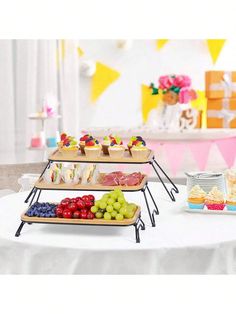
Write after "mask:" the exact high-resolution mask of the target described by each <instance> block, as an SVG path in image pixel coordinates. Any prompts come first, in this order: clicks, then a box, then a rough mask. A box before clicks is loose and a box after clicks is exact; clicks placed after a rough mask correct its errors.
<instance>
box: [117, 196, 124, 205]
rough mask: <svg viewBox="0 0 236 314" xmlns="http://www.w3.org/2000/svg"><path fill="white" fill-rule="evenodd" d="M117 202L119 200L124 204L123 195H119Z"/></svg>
mask: <svg viewBox="0 0 236 314" xmlns="http://www.w3.org/2000/svg"><path fill="white" fill-rule="evenodd" d="M118 202H119V203H120V204H124V202H125V199H124V197H122V196H119V197H118Z"/></svg>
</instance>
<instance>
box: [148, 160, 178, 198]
mask: <svg viewBox="0 0 236 314" xmlns="http://www.w3.org/2000/svg"><path fill="white" fill-rule="evenodd" d="M150 164H151V165H152V167H153V169H154V171H155V173H156V175H157V176H158V179H159V180H160V182H161V183H162V185H163V187H164V188H165V190H166V192H167V194H168V195H169V197H170V199H171V200H172V201H173V202H175V197H174V194H173V192H175V193H179V190H178V188H177V186H176V185H175V184H174V182H173V181H172V180H171V179H170V177H169V176H168V175H167V174H166V173H165V171H164V170H163V169H162V168H161V166H160V165H159V164H158V162H157V161H156V159H155V158H153V160H152V161H151V162H150ZM157 167H158V168H159V170H160V171H161V172H162V174H164V176H165V177H166V179H167V180H168V181H169V183H170V184H171V185H172V186H173V188H171V190H170V191H169V190H168V189H167V187H166V185H165V183H164V181H163V180H162V178H161V176H160V174H159V172H158V170H157Z"/></svg>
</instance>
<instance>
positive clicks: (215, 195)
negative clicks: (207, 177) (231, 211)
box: [205, 186, 225, 210]
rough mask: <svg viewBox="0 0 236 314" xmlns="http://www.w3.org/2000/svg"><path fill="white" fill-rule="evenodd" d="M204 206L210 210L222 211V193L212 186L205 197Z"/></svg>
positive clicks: (223, 199)
mask: <svg viewBox="0 0 236 314" xmlns="http://www.w3.org/2000/svg"><path fill="white" fill-rule="evenodd" d="M205 204H206V206H207V208H208V209H210V210H223V209H224V207H225V198H224V193H223V192H221V191H220V190H219V189H218V188H217V187H216V186H213V188H212V189H211V190H210V192H209V193H208V194H207V196H206V200H205Z"/></svg>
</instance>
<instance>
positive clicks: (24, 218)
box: [21, 206, 141, 226]
mask: <svg viewBox="0 0 236 314" xmlns="http://www.w3.org/2000/svg"><path fill="white" fill-rule="evenodd" d="M140 211H141V208H140V207H139V206H138V207H137V209H136V212H135V214H134V217H133V218H130V219H124V220H105V219H97V218H95V219H66V218H44V217H29V216H26V215H25V213H26V212H24V213H23V214H22V215H21V221H23V222H26V223H47V224H67V225H68V224H71V225H104V226H131V225H133V224H134V223H135V222H136V221H137V219H138V218H139V216H140Z"/></svg>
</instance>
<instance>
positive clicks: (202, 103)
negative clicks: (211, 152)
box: [191, 90, 207, 128]
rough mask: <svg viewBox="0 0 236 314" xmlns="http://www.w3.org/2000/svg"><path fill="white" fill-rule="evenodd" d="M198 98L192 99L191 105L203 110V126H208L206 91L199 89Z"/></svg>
mask: <svg viewBox="0 0 236 314" xmlns="http://www.w3.org/2000/svg"><path fill="white" fill-rule="evenodd" d="M196 93H197V99H195V100H191V106H192V107H193V108H195V109H197V110H199V111H201V112H202V127H203V128H206V127H207V99H206V96H205V91H202V90H197V91H196Z"/></svg>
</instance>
